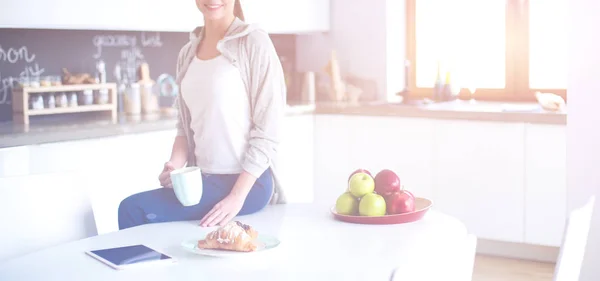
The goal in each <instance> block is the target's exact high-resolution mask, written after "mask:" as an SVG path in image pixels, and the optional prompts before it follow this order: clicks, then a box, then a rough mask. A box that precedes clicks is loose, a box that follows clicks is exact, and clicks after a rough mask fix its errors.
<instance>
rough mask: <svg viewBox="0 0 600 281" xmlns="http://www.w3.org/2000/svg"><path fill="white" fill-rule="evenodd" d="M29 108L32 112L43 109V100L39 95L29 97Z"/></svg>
mask: <svg viewBox="0 0 600 281" xmlns="http://www.w3.org/2000/svg"><path fill="white" fill-rule="evenodd" d="M30 97H31V99H30V100H29V108H30V109H33V110H38V109H44V98H43V97H42V95H41V94H33V95H31V96H30Z"/></svg>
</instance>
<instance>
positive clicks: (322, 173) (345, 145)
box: [314, 115, 357, 204]
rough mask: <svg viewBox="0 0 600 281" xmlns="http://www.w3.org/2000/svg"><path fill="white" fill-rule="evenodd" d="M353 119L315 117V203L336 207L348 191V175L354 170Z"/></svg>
mask: <svg viewBox="0 0 600 281" xmlns="http://www.w3.org/2000/svg"><path fill="white" fill-rule="evenodd" d="M352 120H356V118H355V117H349V116H344V115H317V116H315V141H314V143H315V152H314V153H315V161H314V171H315V181H314V190H315V202H317V203H321V204H335V200H336V199H337V197H338V196H339V195H340V194H342V193H344V191H345V190H346V189H347V188H348V182H347V181H348V176H349V175H350V173H351V172H352V171H353V170H355V169H357V167H355V166H354V164H352V163H350V159H352V157H351V156H350V150H351V141H352V140H351V139H350V138H349V136H350V130H351V128H352V122H351V121H352Z"/></svg>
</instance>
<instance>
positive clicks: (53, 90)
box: [15, 84, 114, 94]
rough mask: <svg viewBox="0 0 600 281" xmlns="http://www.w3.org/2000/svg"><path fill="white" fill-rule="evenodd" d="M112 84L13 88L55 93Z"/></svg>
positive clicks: (96, 88) (21, 90) (95, 88)
mask: <svg viewBox="0 0 600 281" xmlns="http://www.w3.org/2000/svg"><path fill="white" fill-rule="evenodd" d="M113 86H114V84H81V85H60V86H46V87H41V86H40V87H24V88H21V89H15V91H19V92H27V93H30V94H34V93H56V92H76V91H84V90H101V89H110V88H111V87H113Z"/></svg>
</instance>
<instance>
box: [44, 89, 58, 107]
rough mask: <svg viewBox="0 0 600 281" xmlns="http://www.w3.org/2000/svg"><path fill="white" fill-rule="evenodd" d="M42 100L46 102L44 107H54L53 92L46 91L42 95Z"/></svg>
mask: <svg viewBox="0 0 600 281" xmlns="http://www.w3.org/2000/svg"><path fill="white" fill-rule="evenodd" d="M44 100H45V102H46V106H45V107H46V108H54V107H56V100H55V98H54V94H52V93H48V94H45V95H44Z"/></svg>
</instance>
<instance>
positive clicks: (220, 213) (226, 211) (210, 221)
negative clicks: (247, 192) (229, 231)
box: [200, 193, 246, 227]
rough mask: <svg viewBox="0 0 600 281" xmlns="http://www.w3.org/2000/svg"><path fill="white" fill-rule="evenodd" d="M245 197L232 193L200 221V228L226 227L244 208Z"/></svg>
mask: <svg viewBox="0 0 600 281" xmlns="http://www.w3.org/2000/svg"><path fill="white" fill-rule="evenodd" d="M245 200H246V197H245V196H242V195H239V194H235V193H230V194H229V195H227V197H225V198H224V199H223V200H221V202H219V203H217V204H216V205H215V206H214V207H213V208H212V209H211V210H210V211H209V212H208V213H207V214H206V216H204V218H202V220H200V226H203V227H207V226H215V225H225V224H226V223H228V222H229V221H230V220H231V219H233V218H234V217H235V216H237V214H238V213H239V212H240V210H241V209H242V206H244V201H245Z"/></svg>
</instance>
